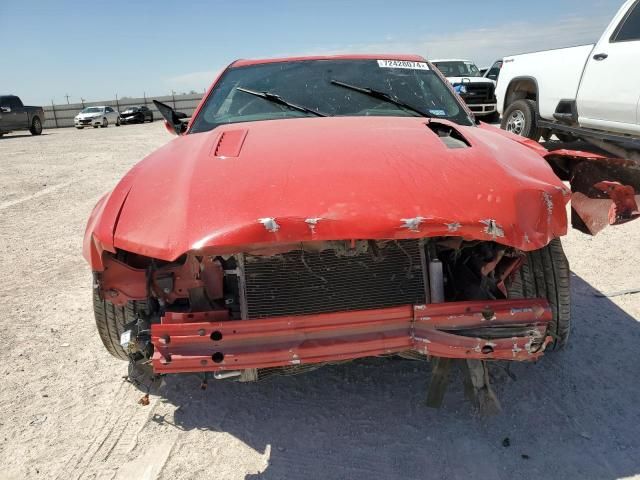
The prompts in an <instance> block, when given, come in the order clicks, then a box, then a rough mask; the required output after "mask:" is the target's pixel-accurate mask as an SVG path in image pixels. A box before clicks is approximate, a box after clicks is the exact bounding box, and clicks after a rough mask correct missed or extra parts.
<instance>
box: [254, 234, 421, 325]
mask: <svg viewBox="0 0 640 480" xmlns="http://www.w3.org/2000/svg"><path fill="white" fill-rule="evenodd" d="M377 245H378V248H377V249H376V248H373V249H371V248H369V249H368V250H367V251H366V252H362V253H359V254H358V255H355V256H339V255H337V254H336V251H334V250H324V251H322V252H307V251H302V250H296V251H292V252H288V253H285V254H282V255H275V256H271V257H260V256H252V255H247V256H245V265H244V271H245V281H246V300H247V314H248V318H264V317H271V316H281V315H304V314H313V313H328V312H337V311H347V310H364V309H371V308H383V307H391V306H398V305H405V304H416V303H424V302H425V289H424V279H423V272H422V264H421V257H420V248H421V246H420V243H419V242H418V241H417V240H402V241H397V242H396V241H391V242H387V243H386V244H384V245H381V244H379V243H378V244H377Z"/></svg>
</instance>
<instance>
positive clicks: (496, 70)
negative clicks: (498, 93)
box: [484, 60, 502, 82]
mask: <svg viewBox="0 0 640 480" xmlns="http://www.w3.org/2000/svg"><path fill="white" fill-rule="evenodd" d="M501 68H502V60H498V61H497V62H495V63H494V64H493V65H491V68H489V70H487V72H486V73H485V74H484V76H485V77H486V78H489V79H491V80H493V81H494V82H497V81H498V76H499V75H500V69H501Z"/></svg>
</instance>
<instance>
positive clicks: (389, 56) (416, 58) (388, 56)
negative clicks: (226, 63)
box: [230, 53, 427, 67]
mask: <svg viewBox="0 0 640 480" xmlns="http://www.w3.org/2000/svg"><path fill="white" fill-rule="evenodd" d="M378 59H380V60H406V61H410V62H426V61H427V60H426V59H425V58H424V57H422V56H420V55H407V54H395V53H378V54H369V53H367V54H350V55H313V56H303V57H281V58H263V59H241V60H236V61H235V62H233V63H232V64H231V65H230V67H246V66H248V65H259V64H262V63H278V62H296V61H305V60H378Z"/></svg>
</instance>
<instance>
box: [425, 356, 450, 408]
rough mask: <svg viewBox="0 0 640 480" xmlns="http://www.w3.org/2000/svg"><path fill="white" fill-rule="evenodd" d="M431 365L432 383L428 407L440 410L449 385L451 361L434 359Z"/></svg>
mask: <svg viewBox="0 0 640 480" xmlns="http://www.w3.org/2000/svg"><path fill="white" fill-rule="evenodd" d="M431 363H432V368H431V383H430V384H429V391H428V392H427V406H429V407H431V408H440V407H441V406H442V401H443V400H444V394H445V392H446V391H447V385H449V370H450V369H451V359H450V358H442V357H434V358H433V360H432V361H431Z"/></svg>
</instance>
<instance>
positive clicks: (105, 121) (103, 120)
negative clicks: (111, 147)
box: [100, 118, 109, 128]
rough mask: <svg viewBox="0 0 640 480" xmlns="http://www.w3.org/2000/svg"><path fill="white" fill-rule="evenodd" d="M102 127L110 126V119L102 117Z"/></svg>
mask: <svg viewBox="0 0 640 480" xmlns="http://www.w3.org/2000/svg"><path fill="white" fill-rule="evenodd" d="M100 127H101V128H108V127H109V120H107V119H106V118H103V119H102V125H100Z"/></svg>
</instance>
